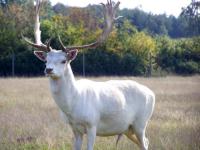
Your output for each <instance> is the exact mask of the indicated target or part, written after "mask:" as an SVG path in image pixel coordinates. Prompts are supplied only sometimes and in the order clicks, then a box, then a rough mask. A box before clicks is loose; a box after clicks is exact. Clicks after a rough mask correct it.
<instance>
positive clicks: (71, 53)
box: [67, 49, 78, 61]
mask: <svg viewBox="0 0 200 150" xmlns="http://www.w3.org/2000/svg"><path fill="white" fill-rule="evenodd" d="M77 54H78V50H77V49H75V50H71V51H69V52H68V53H67V60H68V61H72V60H74V59H75V58H76V56H77Z"/></svg>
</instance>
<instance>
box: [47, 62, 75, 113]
mask: <svg viewBox="0 0 200 150" xmlns="http://www.w3.org/2000/svg"><path fill="white" fill-rule="evenodd" d="M50 89H51V93H52V96H53V98H54V100H55V102H56V103H57V105H58V106H59V107H60V108H61V109H62V111H63V112H65V113H67V112H70V110H71V109H72V105H73V103H74V102H75V97H77V88H76V81H75V78H74V74H73V72H72V69H71V66H70V64H67V65H66V67H65V71H64V74H63V75H62V76H61V77H60V78H58V79H52V78H50Z"/></svg>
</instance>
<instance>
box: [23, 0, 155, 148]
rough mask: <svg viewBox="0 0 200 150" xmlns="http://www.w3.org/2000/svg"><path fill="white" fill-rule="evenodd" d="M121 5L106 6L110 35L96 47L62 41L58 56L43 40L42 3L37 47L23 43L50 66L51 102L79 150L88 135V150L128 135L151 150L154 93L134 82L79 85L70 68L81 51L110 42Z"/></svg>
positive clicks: (106, 34)
mask: <svg viewBox="0 0 200 150" xmlns="http://www.w3.org/2000/svg"><path fill="white" fill-rule="evenodd" d="M119 4H120V3H119V2H118V3H116V4H114V3H113V2H111V0H110V1H109V0H108V2H107V4H102V6H103V9H104V11H103V12H104V19H105V22H104V23H105V29H104V30H103V33H102V35H101V36H100V37H99V39H98V40H97V41H96V42H94V43H91V44H88V45H83V46H71V47H65V46H64V45H63V43H62V41H61V40H60V38H59V41H60V43H61V46H62V50H54V49H52V48H51V46H50V41H49V42H48V43H47V45H45V44H43V43H42V42H41V40H40V39H41V31H40V23H39V8H40V0H37V1H36V23H35V40H36V43H32V42H31V41H29V40H28V39H26V38H24V39H25V40H26V41H27V42H28V43H29V44H30V45H32V46H34V47H36V48H37V49H40V50H42V51H34V54H35V55H36V56H37V57H38V58H39V59H40V60H42V61H45V62H46V69H45V74H46V75H47V76H48V77H49V81H50V89H51V93H52V96H53V98H54V100H55V102H56V104H57V105H58V107H59V108H60V110H61V112H62V113H63V115H64V116H65V118H66V119H67V120H68V122H69V124H70V126H71V128H72V131H73V133H74V137H75V141H74V150H81V146H82V140H83V135H84V134H87V150H93V146H94V143H95V137H96V136H113V135H118V140H119V137H120V136H121V135H123V134H124V135H126V136H127V137H128V138H129V139H130V140H131V141H133V142H134V143H136V144H137V145H138V146H139V147H140V148H141V149H143V150H147V149H148V144H149V142H148V139H147V138H146V136H145V129H146V126H147V123H148V120H149V119H150V117H151V115H152V112H153V109H154V103H155V95H154V93H153V92H152V91H151V90H150V89H148V88H147V87H146V86H144V85H141V84H139V83H137V82H134V81H131V80H111V81H106V82H95V81H91V80H86V79H82V80H78V81H77V80H75V78H74V74H73V72H72V69H71V66H70V62H71V61H72V60H74V59H75V57H76V55H77V53H78V49H82V48H91V47H93V48H94V47H96V46H97V45H99V44H101V43H102V42H103V41H104V40H105V39H106V38H107V37H108V35H109V33H110V32H111V30H112V26H113V24H114V20H116V18H115V13H116V10H117V8H118V6H119Z"/></svg>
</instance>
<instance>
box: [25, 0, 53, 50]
mask: <svg viewBox="0 0 200 150" xmlns="http://www.w3.org/2000/svg"><path fill="white" fill-rule="evenodd" d="M41 2H42V0H36V6H35V7H36V8H35V11H36V12H35V28H34V36H35V43H33V42H31V41H29V40H28V39H27V38H25V37H24V36H22V38H23V39H24V40H25V41H26V42H27V43H28V44H30V45H31V46H33V47H35V48H37V49H40V50H42V51H45V52H49V51H51V49H52V48H51V47H50V42H51V40H48V43H47V45H45V44H43V43H42V41H41V30H40V18H39V12H40V7H41Z"/></svg>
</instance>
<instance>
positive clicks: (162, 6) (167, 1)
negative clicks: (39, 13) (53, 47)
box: [50, 0, 191, 17]
mask: <svg viewBox="0 0 200 150" xmlns="http://www.w3.org/2000/svg"><path fill="white" fill-rule="evenodd" d="M50 1H51V3H52V5H55V4H56V3H58V2H60V3H63V4H65V5H68V6H79V7H85V6H87V5H88V4H99V3H101V2H103V3H106V2H107V0H50ZM113 1H115V2H117V1H118V0H113ZM119 1H120V2H121V4H120V9H122V8H130V9H131V8H135V7H139V8H140V9H142V10H144V11H145V12H151V13H153V14H163V13H165V14H167V15H174V16H176V17H177V16H179V14H180V12H181V8H182V7H186V6H187V5H188V4H190V2H191V0H119Z"/></svg>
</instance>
